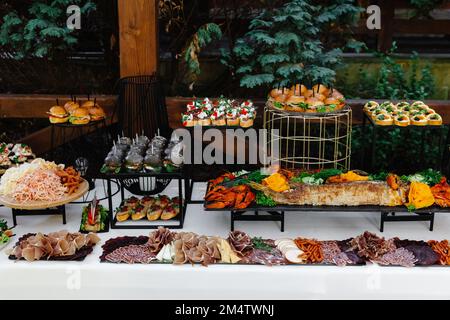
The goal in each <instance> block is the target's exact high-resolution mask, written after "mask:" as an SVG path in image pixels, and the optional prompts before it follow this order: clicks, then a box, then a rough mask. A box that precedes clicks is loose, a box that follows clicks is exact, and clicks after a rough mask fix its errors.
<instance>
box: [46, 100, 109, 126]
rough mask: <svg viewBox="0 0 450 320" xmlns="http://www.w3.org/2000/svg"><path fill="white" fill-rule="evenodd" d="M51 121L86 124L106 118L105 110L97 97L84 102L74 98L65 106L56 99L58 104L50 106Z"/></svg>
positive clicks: (54, 122)
mask: <svg viewBox="0 0 450 320" xmlns="http://www.w3.org/2000/svg"><path fill="white" fill-rule="evenodd" d="M47 114H48V115H49V120H50V123H53V124H57V123H67V122H69V123H71V124H74V125H84V124H88V123H89V122H91V121H99V120H103V119H105V111H104V110H103V109H102V107H100V105H99V104H98V103H97V102H96V99H94V100H90V99H89V98H88V100H87V101H85V102H84V103H83V104H81V105H80V104H79V103H78V102H77V98H76V97H75V98H72V100H70V101H68V102H67V103H66V104H65V105H64V106H60V105H59V101H58V100H56V105H55V106H53V107H52V108H50V110H49V112H47Z"/></svg>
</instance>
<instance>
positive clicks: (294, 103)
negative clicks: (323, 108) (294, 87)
mask: <svg viewBox="0 0 450 320" xmlns="http://www.w3.org/2000/svg"><path fill="white" fill-rule="evenodd" d="M305 102H306V98H305V97H304V96H290V97H289V98H288V99H287V100H286V104H287V107H286V109H287V110H292V111H300V112H301V111H305V109H307V108H308V105H307V104H306V103H305Z"/></svg>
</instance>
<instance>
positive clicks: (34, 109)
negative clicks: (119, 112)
mask: <svg viewBox="0 0 450 320" xmlns="http://www.w3.org/2000/svg"><path fill="white" fill-rule="evenodd" d="M94 98H95V99H96V101H97V103H98V104H99V105H100V106H102V107H103V109H104V110H105V112H106V114H107V116H109V117H111V115H112V113H113V111H114V108H115V105H116V100H117V97H116V96H113V95H101V96H92V97H91V99H94ZM56 99H58V100H59V104H60V105H64V103H65V102H67V101H69V100H70V96H59V95H38V94H36V95H33V94H27V95H25V94H11V95H10V94H5V95H2V94H0V118H19V119H26V118H47V113H46V112H47V111H48V110H49V109H50V108H51V107H52V106H54V105H55V104H56ZM77 99H78V101H80V102H81V103H82V102H84V101H86V100H87V97H77Z"/></svg>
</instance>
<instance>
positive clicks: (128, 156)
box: [100, 135, 184, 173]
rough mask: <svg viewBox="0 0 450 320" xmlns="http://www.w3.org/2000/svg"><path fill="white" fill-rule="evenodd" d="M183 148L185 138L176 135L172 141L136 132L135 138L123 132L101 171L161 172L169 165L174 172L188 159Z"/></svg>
mask: <svg viewBox="0 0 450 320" xmlns="http://www.w3.org/2000/svg"><path fill="white" fill-rule="evenodd" d="M166 145H167V146H166ZM182 151H183V144H182V141H180V140H179V138H178V137H176V136H174V137H173V138H172V140H171V141H170V142H169V143H167V139H166V138H164V137H162V136H155V137H154V138H153V139H152V140H151V141H150V139H149V138H148V137H147V136H144V135H141V136H138V135H136V138H135V139H133V140H131V139H130V138H128V137H120V136H119V138H118V139H117V143H116V141H114V145H113V147H112V148H111V151H110V152H109V153H108V155H107V156H106V158H105V160H104V164H103V167H102V168H101V170H100V171H101V172H102V173H120V172H121V171H122V170H124V171H126V172H131V173H138V172H142V171H145V172H156V173H159V172H161V171H162V169H163V168H165V169H166V171H167V172H172V171H174V170H178V169H179V167H180V166H181V165H182V164H183V162H184V158H183V152H182Z"/></svg>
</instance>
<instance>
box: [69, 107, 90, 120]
mask: <svg viewBox="0 0 450 320" xmlns="http://www.w3.org/2000/svg"><path fill="white" fill-rule="evenodd" d="M89 121H91V116H90V115H89V110H88V109H86V108H78V109H75V110H74V111H73V112H72V114H71V115H70V118H69V122H70V123H71V124H88V123H89Z"/></svg>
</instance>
